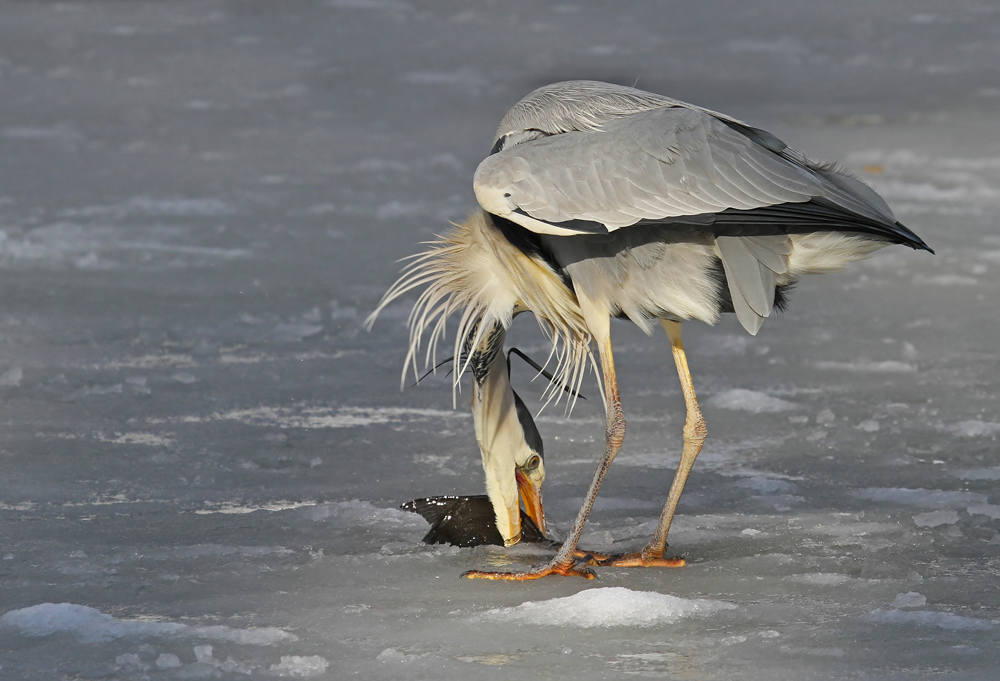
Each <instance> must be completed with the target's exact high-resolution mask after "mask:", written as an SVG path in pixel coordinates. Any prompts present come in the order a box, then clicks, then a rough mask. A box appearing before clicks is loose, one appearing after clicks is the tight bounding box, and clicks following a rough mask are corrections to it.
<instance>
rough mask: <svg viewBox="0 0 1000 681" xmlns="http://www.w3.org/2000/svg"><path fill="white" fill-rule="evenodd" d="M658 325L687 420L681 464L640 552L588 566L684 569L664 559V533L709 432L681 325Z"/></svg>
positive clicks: (675, 560)
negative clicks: (673, 366)
mask: <svg viewBox="0 0 1000 681" xmlns="http://www.w3.org/2000/svg"><path fill="white" fill-rule="evenodd" d="M660 323H661V324H662V325H663V328H664V329H665V330H666V332H667V336H668V337H669V338H670V349H671V351H672V352H673V355H674V363H675V364H676V365H677V375H678V377H679V378H680V380H681V390H682V391H683V392H684V404H685V405H686V406H687V419H686V420H685V422H684V449H683V451H682V452H681V460H680V463H679V464H677V473H675V474H674V482H673V484H672V485H671V486H670V494H669V496H668V497H667V503H666V504H665V505H664V507H663V513H661V514H660V522H659V524H658V525H657V527H656V533H655V534H653V538H652V539H650V540H649V544H647V545H646V548H644V549H643V550H642V551H640V552H638V553H629V554H625V555H622V556H617V557H614V558H611V559H610V560H603V561H602V560H599V559H597V560H592V561H590V562H592V563H594V564H597V565H612V566H616V567H652V566H660V567H681V566H683V565H684V559H683V558H664V557H663V552H664V551H665V550H666V548H667V533H668V532H669V531H670V524H671V523H672V522H673V519H674V512H675V511H676V510H677V503H678V502H679V501H680V499H681V492H683V491H684V484H685V483H686V482H687V479H688V475H689V474H690V473H691V467H692V466H694V461H695V459H697V458H698V454H699V453H700V452H701V448H702V445H704V444H705V438H706V436H707V435H708V428H707V427H706V425H705V419H704V417H703V416H702V415H701V409H699V408H698V399H697V398H696V397H695V394H694V383H693V382H692V381H691V370H690V369H688V363H687V355H685V354H684V345H683V343H681V325H680V323H678V322H672V321H667V320H665V319H661V320H660Z"/></svg>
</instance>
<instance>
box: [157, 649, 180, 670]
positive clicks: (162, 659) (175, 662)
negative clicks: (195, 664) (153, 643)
mask: <svg viewBox="0 0 1000 681" xmlns="http://www.w3.org/2000/svg"><path fill="white" fill-rule="evenodd" d="M156 666H157V668H159V669H177V668H178V667H180V666H181V658H179V657H177V656H176V655H174V654H173V653H162V654H161V655H160V656H159V657H158V658H156Z"/></svg>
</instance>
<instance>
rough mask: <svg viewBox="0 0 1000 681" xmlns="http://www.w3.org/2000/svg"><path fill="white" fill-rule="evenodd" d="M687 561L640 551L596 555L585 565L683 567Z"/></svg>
mask: <svg viewBox="0 0 1000 681" xmlns="http://www.w3.org/2000/svg"><path fill="white" fill-rule="evenodd" d="M686 564H687V562H686V561H685V560H684V559H683V558H664V557H662V556H652V555H645V554H643V552H642V551H637V552H635V553H621V554H619V555H617V556H607V557H606V558H604V559H599V558H597V557H596V556H594V557H592V558H591V559H590V560H588V561H587V565H599V566H600V567H671V568H677V567H684V566H685V565H686Z"/></svg>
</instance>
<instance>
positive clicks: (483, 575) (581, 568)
mask: <svg viewBox="0 0 1000 681" xmlns="http://www.w3.org/2000/svg"><path fill="white" fill-rule="evenodd" d="M549 575H562V576H563V577H583V578H584V579H597V575H596V574H595V573H594V571H593V570H591V569H590V568H588V567H586V566H585V565H581V564H579V563H576V562H572V563H569V564H568V565H560V564H552V563H549V564H548V565H543V566H541V567H537V568H532V569H531V570H525V571H523V572H499V571H492V570H469V571H468V572H464V573H462V576H463V577H466V578H468V579H494V580H501V581H513V582H523V581H527V580H531V579H541V578H542V577H548V576H549Z"/></svg>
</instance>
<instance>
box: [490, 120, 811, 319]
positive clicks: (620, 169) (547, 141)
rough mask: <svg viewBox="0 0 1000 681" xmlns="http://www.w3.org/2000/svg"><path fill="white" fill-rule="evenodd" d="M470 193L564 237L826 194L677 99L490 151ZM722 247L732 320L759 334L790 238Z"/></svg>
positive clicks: (804, 174)
mask: <svg viewBox="0 0 1000 681" xmlns="http://www.w3.org/2000/svg"><path fill="white" fill-rule="evenodd" d="M475 190H476V196H477V198H478V199H479V202H480V204H481V205H482V206H483V208H485V209H486V210H487V211H489V212H491V213H494V214H497V215H500V216H502V217H505V218H508V219H509V220H511V221H513V222H516V223H518V224H520V225H521V226H523V227H525V228H527V229H530V230H532V231H535V232H539V233H545V234H558V235H571V234H587V233H595V232H598V233H601V232H610V231H613V230H617V229H622V228H627V227H628V226H630V225H634V224H636V223H638V222H640V221H644V220H646V221H648V220H653V221H663V220H664V219H670V218H677V222H684V218H685V216H698V215H711V214H715V213H720V212H722V211H725V210H727V209H737V210H751V209H755V208H762V207H766V206H774V205H776V204H786V203H803V202H807V201H809V200H810V199H812V198H814V197H816V196H821V195H823V194H824V193H826V192H825V191H824V183H822V181H821V180H820V179H819V178H817V176H816V175H815V174H813V173H811V172H810V171H808V170H806V169H805V168H803V167H802V166H799V165H797V164H795V163H793V162H790V161H789V160H786V159H785V158H783V157H781V156H779V155H778V154H776V153H774V152H773V151H772V150H770V149H767V148H764V147H762V146H760V145H759V144H757V143H756V142H754V141H753V140H751V139H749V138H748V137H747V136H745V135H743V134H741V133H740V132H738V131H736V130H733V129H732V128H731V127H730V126H729V125H727V124H726V123H724V122H722V121H720V120H719V119H717V118H714V117H712V116H711V115H708V114H705V113H703V112H700V111H695V110H691V109H685V108H679V107H678V108H664V109H657V110H654V111H649V112H643V113H640V114H634V115H631V116H628V117H624V118H622V119H619V120H616V121H613V122H612V123H609V124H605V126H604V127H603V129H602V130H600V131H596V132H578V133H568V134H562V135H555V136H552V137H547V138H544V139H540V140H536V141H533V142H529V143H525V144H520V145H517V146H515V147H512V148H511V149H509V150H507V151H503V152H500V153H497V154H494V155H493V156H490V157H489V158H487V159H486V160H485V161H483V163H482V164H481V165H480V166H479V169H478V170H477V171H476V177H475ZM689 219H690V218H689ZM706 226H708V225H706ZM709 229H711V227H710V226H709ZM716 245H717V249H718V252H719V257H720V259H721V261H722V264H723V267H724V269H725V272H726V278H727V280H728V282H729V288H730V293H731V297H732V300H733V307H734V308H735V310H736V314H737V317H738V318H739V320H740V322H741V323H742V324H743V326H744V327H745V328H746V329H747V330H748V331H749V332H750V333H752V334H755V333H757V331H758V330H759V329H760V326H761V324H762V323H763V319H764V318H765V317H767V316H768V314H770V312H771V309H772V307H773V303H774V287H775V276H776V275H778V274H783V273H785V272H786V271H787V267H788V255H789V253H790V251H791V242H790V240H789V238H788V237H787V236H786V235H769V236H726V237H722V236H720V237H719V238H718V239H717V240H716Z"/></svg>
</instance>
